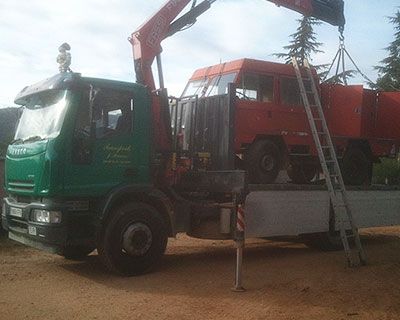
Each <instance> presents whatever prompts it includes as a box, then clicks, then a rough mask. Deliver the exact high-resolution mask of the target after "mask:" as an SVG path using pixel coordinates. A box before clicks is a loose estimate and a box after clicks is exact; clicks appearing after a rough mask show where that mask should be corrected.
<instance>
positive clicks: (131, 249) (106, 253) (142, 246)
mask: <svg viewBox="0 0 400 320" xmlns="http://www.w3.org/2000/svg"><path fill="white" fill-rule="evenodd" d="M166 229H167V228H166V226H165V223H164V220H163V219H162V217H161V216H160V214H159V213H158V212H157V211H156V210H155V209H154V208H153V207H151V206H149V205H147V204H144V203H129V204H126V205H124V206H121V207H119V208H117V209H116V210H115V212H114V213H113V215H112V217H111V218H110V220H109V221H108V223H107V225H106V227H105V230H104V232H103V235H102V237H101V238H102V239H100V241H99V247H98V252H99V256H100V258H101V260H102V262H103V264H104V265H105V266H106V268H107V269H108V270H110V271H111V272H114V273H117V274H120V275H125V276H132V275H139V274H143V273H145V272H148V271H150V269H151V268H152V267H154V266H155V265H156V264H157V263H158V261H159V260H160V258H161V257H162V255H163V254H164V252H165V248H166V246H167V241H168V235H167V230H166Z"/></svg>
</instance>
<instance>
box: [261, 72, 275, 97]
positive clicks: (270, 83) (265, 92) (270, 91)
mask: <svg viewBox="0 0 400 320" xmlns="http://www.w3.org/2000/svg"><path fill="white" fill-rule="evenodd" d="M260 93H261V94H260V98H261V101H262V102H272V101H273V100H274V77H272V76H260Z"/></svg>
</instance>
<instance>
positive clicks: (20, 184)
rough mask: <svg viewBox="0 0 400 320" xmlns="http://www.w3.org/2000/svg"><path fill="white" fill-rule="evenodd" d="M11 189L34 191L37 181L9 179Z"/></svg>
mask: <svg viewBox="0 0 400 320" xmlns="http://www.w3.org/2000/svg"><path fill="white" fill-rule="evenodd" d="M8 186H9V189H10V191H30V192H33V190H34V188H35V183H34V182H33V181H32V180H9V181H8Z"/></svg>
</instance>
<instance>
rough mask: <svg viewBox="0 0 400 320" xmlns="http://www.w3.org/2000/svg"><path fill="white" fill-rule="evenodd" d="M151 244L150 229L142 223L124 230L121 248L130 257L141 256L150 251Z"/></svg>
mask: <svg viewBox="0 0 400 320" xmlns="http://www.w3.org/2000/svg"><path fill="white" fill-rule="evenodd" d="M152 242H153V236H152V233H151V230H150V228H149V227H148V226H147V225H145V224H144V223H141V222H136V223H134V224H131V225H130V226H129V227H128V228H127V229H126V230H125V232H124V234H123V238H122V247H123V249H124V250H125V251H126V253H128V254H130V255H133V256H142V255H144V254H145V253H146V252H147V251H148V250H149V249H150V247H151V244H152Z"/></svg>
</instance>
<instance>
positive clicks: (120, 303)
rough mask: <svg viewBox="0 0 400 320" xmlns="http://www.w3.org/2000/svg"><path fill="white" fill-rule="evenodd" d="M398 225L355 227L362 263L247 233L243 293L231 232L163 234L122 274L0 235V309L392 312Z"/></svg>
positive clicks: (80, 313)
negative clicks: (222, 235) (149, 262)
mask: <svg viewBox="0 0 400 320" xmlns="http://www.w3.org/2000/svg"><path fill="white" fill-rule="evenodd" d="M399 236H400V228H385V229H374V230H367V231H365V232H363V236H362V239H363V242H364V244H365V248H366V251H367V254H368V258H369V265H368V266H366V267H361V268H358V269H348V268H346V267H345V264H344V256H343V253H342V252H329V253H326V252H319V251H317V250H314V249H309V248H307V247H305V246H304V245H303V244H301V243H295V242H294V243H291V242H271V241H265V240H254V241H251V242H248V244H247V248H246V251H245V260H244V262H245V263H244V284H245V287H246V289H247V291H246V292H244V293H234V292H231V291H230V287H231V285H232V283H233V274H234V259H235V255H234V254H235V251H234V249H233V245H232V243H231V242H229V241H228V242H222V241H221V242H220V241H203V240H194V239H190V238H188V237H186V236H180V237H179V238H178V239H177V240H170V242H169V247H168V251H167V254H166V256H165V259H164V260H163V262H162V264H161V265H160V266H159V268H158V270H157V271H156V272H154V273H152V274H148V275H145V276H140V277H133V278H121V277H117V276H113V275H110V274H108V273H106V272H105V270H104V269H103V267H102V266H101V265H100V263H99V260H98V257H97V256H96V254H95V253H94V254H92V255H91V256H89V257H88V259H87V260H85V261H82V262H71V261H67V260H64V259H63V258H61V257H58V256H54V255H50V254H47V253H43V252H40V251H36V250H33V249H30V248H27V247H24V246H20V245H17V244H15V243H12V242H11V241H9V240H6V239H2V240H1V241H0V318H1V319H191V320H195V319H246V320H247V319H260V320H261V319H307V320H310V319H311V320H313V319H335V320H337V319H380V320H381V319H400V238H399Z"/></svg>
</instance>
